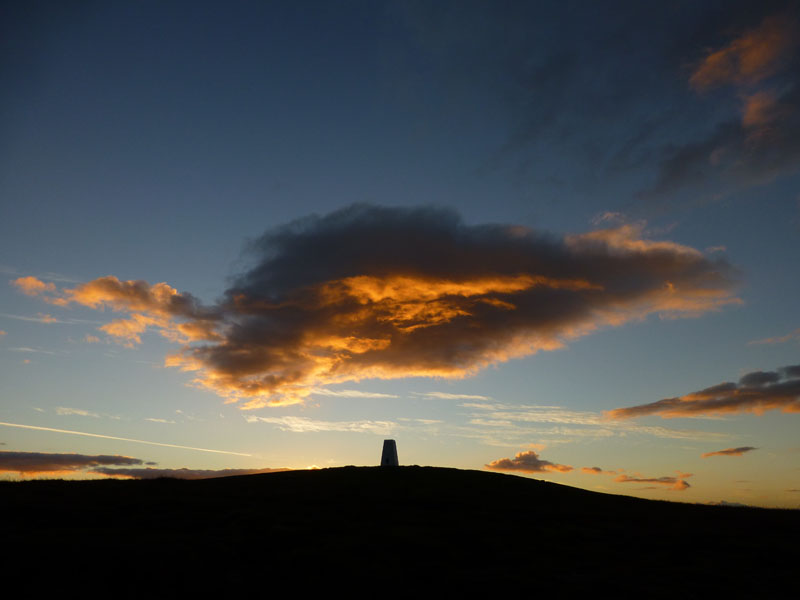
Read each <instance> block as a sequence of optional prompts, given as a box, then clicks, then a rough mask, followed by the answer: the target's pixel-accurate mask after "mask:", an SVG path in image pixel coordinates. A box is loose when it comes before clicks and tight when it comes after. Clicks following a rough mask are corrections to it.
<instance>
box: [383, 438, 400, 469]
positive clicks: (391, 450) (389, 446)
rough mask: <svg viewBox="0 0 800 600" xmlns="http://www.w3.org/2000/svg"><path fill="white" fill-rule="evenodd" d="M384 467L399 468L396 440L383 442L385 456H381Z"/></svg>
mask: <svg viewBox="0 0 800 600" xmlns="http://www.w3.org/2000/svg"><path fill="white" fill-rule="evenodd" d="M381 466H382V467H399V466H400V463H399V461H398V460H397V444H396V443H395V441H394V440H383V454H381Z"/></svg>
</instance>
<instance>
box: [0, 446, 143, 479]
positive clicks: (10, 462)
mask: <svg viewBox="0 0 800 600" xmlns="http://www.w3.org/2000/svg"><path fill="white" fill-rule="evenodd" d="M141 464H143V462H142V461H141V460H139V459H138V458H131V457H130V456H118V455H105V454H100V455H87V454H55V453H45V452H13V451H0V473H20V474H26V475H42V474H64V473H71V472H75V471H80V470H83V469H86V468H89V467H99V466H101V465H141Z"/></svg>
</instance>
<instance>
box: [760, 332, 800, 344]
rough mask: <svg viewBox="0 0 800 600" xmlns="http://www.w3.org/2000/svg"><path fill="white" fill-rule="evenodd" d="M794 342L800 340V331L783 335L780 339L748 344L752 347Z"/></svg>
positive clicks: (774, 338)
mask: <svg viewBox="0 0 800 600" xmlns="http://www.w3.org/2000/svg"><path fill="white" fill-rule="evenodd" d="M792 340H800V329H795V330H794V331H792V332H791V333H787V334H786V335H782V336H780V337H771V338H764V339H762V340H753V341H751V342H747V344H748V345H750V346H756V345H761V344H784V343H786V342H790V341H792Z"/></svg>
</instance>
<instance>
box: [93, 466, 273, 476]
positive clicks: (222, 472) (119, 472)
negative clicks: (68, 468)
mask: <svg viewBox="0 0 800 600" xmlns="http://www.w3.org/2000/svg"><path fill="white" fill-rule="evenodd" d="M280 471H288V469H216V470H214V469H187V468H186V467H184V468H182V469H154V468H152V467H142V468H133V469H130V468H128V469H124V468H122V469H121V468H116V469H114V468H108V467H99V468H96V469H92V470H91V471H89V473H92V474H96V475H106V476H109V477H122V478H125V479H158V478H160V477H174V478H175V479H213V478H215V477H231V476H234V475H257V474H260V473H277V472H280Z"/></svg>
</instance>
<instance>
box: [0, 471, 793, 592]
mask: <svg viewBox="0 0 800 600" xmlns="http://www.w3.org/2000/svg"><path fill="white" fill-rule="evenodd" d="M0 510H2V514H3V516H4V527H3V529H4V532H3V533H4V535H3V553H4V554H5V555H6V556H5V558H4V559H3V565H4V572H5V573H6V574H7V575H10V576H13V579H14V580H15V581H22V582H24V584H25V585H24V586H23V589H24V590H28V591H29V592H30V593H31V597H33V596H39V595H41V594H40V592H43V591H44V590H45V589H49V590H50V591H58V592H63V591H65V590H68V591H70V592H74V593H77V594H80V595H82V596H87V595H97V596H105V597H115V598H117V597H165V596H173V597H174V596H180V597H184V596H187V595H192V594H198V593H199V594H201V595H203V596H209V595H211V596H213V595H224V596H225V597H230V596H231V595H237V594H241V593H248V594H250V593H252V592H257V593H258V596H259V597H262V596H264V597H266V596H268V595H271V594H273V593H278V589H284V588H285V586H286V585H288V586H290V590H292V593H301V592H304V591H311V590H324V591H325V593H326V594H332V593H334V592H335V591H336V590H342V591H361V592H369V593H370V594H371V595H379V594H383V593H384V592H386V593H387V594H388V593H390V592H391V595H394V594H395V593H397V592H402V591H406V592H408V593H415V594H419V593H423V592H425V591H439V592H441V591H448V592H450V591H452V592H453V593H463V592H465V591H486V592H492V591H494V592H496V591H499V590H504V589H510V588H520V589H524V590H527V591H528V592H529V593H537V594H538V593H544V592H553V593H558V594H559V595H560V596H565V595H566V596H568V597H573V596H577V595H584V594H593V595H594V594H597V593H599V592H601V591H602V592H603V593H612V594H613V595H616V596H620V595H621V596H632V595H641V596H644V597H649V598H653V597H656V598H666V597H675V596H676V595H677V596H681V597H688V598H701V597H707V596H709V595H713V596H718V595H722V594H725V595H728V596H731V597H744V596H754V595H757V596H767V597H769V596H771V595H773V594H771V593H770V591H771V590H773V591H774V592H775V594H777V590H778V589H779V588H780V586H781V585H782V584H793V583H794V581H795V578H796V564H797V562H796V557H797V554H796V547H797V540H798V534H799V533H800V511H796V510H795V511H793V510H767V509H753V508H736V507H716V506H702V505H690V504H680V503H671V502H659V501H650V500H641V499H637V498H631V497H625V496H613V495H608V494H599V493H595V492H589V491H586V490H581V489H577V488H571V487H567V486H562V485H557V484H554V483H549V482H544V481H537V480H532V479H527V478H522V477H516V476H511V475H503V474H498V473H487V472H480V471H462V470H457V469H445V468H434V467H394V468H379V467H343V468H335V469H323V470H318V471H287V472H280V473H269V474H263V475H245V476H236V477H226V478H219V479H206V480H193V481H187V480H176V479H158V480H143V481H118V480H103V481H27V482H7V483H3V484H2V485H0ZM283 593H285V592H283ZM24 596H25V595H24V594H20V595H18V597H24Z"/></svg>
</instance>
